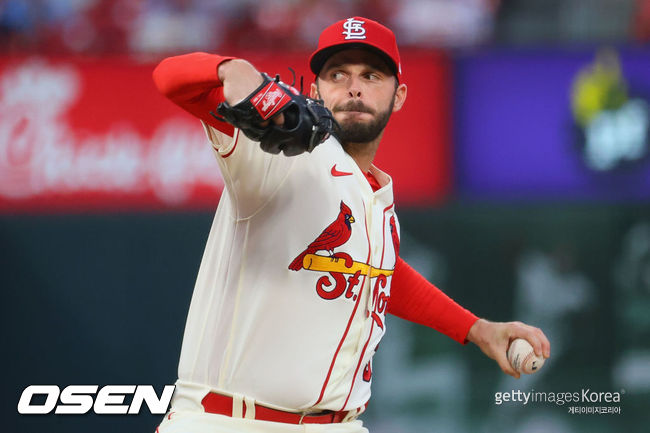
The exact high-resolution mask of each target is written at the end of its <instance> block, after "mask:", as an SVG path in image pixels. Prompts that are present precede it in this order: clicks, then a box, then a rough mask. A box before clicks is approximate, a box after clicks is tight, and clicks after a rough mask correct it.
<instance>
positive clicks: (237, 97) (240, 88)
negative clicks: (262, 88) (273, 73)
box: [217, 59, 264, 105]
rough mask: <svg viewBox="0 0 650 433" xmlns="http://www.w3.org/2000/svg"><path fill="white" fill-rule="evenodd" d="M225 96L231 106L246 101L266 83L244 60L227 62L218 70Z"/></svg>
mask: <svg viewBox="0 0 650 433" xmlns="http://www.w3.org/2000/svg"><path fill="white" fill-rule="evenodd" d="M217 75H218V77H219V81H221V84H222V85H223V95H224V99H225V100H226V102H228V103H229V104H231V105H234V104H237V103H238V102H240V101H242V100H244V99H245V98H246V97H248V95H250V94H251V92H253V91H254V90H255V89H256V88H257V87H259V85H260V84H262V82H263V81H264V80H263V78H262V75H261V74H260V73H259V71H258V70H257V69H255V67H254V66H253V65H252V64H250V63H249V62H248V61H246V60H244V59H232V60H228V61H225V62H223V63H221V64H220V65H219V67H218V68H217Z"/></svg>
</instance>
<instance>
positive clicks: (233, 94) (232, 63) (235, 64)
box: [217, 59, 284, 126]
mask: <svg viewBox="0 0 650 433" xmlns="http://www.w3.org/2000/svg"><path fill="white" fill-rule="evenodd" d="M217 74H218V75H219V81H221V83H222V84H223V97H224V99H225V100H226V102H227V103H229V104H230V105H235V104H237V103H239V102H241V101H243V100H244V99H245V98H247V97H248V95H250V94H251V93H252V92H253V91H254V90H255V89H257V88H258V87H259V86H260V84H262V80H263V79H262V75H261V74H260V73H259V72H258V71H257V69H255V67H254V66H253V65H251V64H250V63H249V62H247V61H246V60H244V59H232V60H228V61H225V62H223V63H222V64H220V65H219V68H218V70H217ZM269 122H273V123H275V124H276V125H282V124H283V123H284V114H282V113H280V114H278V115H277V116H273V117H272V118H271V119H270V120H269V121H266V122H264V123H262V124H261V126H267V125H268V124H269Z"/></svg>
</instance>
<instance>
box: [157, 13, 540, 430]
mask: <svg viewBox="0 0 650 433" xmlns="http://www.w3.org/2000/svg"><path fill="white" fill-rule="evenodd" d="M309 65H310V68H311V70H312V71H313V73H314V74H315V81H314V83H313V84H312V85H311V88H310V97H309V98H307V97H305V96H303V95H301V94H300V93H299V92H298V91H296V90H295V89H294V88H292V87H290V86H288V85H286V84H284V83H282V82H280V81H279V79H278V78H276V79H273V78H271V77H269V76H268V75H266V74H261V73H260V72H258V71H257V70H256V69H255V67H254V66H253V65H251V64H250V63H248V62H247V61H245V60H243V59H237V58H233V57H225V56H219V55H212V54H206V53H192V54H187V55H181V56H177V57H171V58H167V59H165V60H163V61H162V62H161V63H160V64H159V65H158V66H157V67H156V69H155V71H154V81H155V83H156V85H157V87H158V89H159V90H160V91H161V92H162V93H163V94H164V95H165V96H167V97H168V98H169V99H171V100H172V101H173V102H174V103H176V104H178V105H179V106H181V107H182V108H183V109H185V110H187V111H188V112H190V113H191V114H193V115H194V116H196V117H197V118H199V119H200V120H201V122H202V124H203V127H204V129H205V133H206V135H207V137H208V139H209V141H210V142H211V144H212V147H213V150H214V154H215V156H216V159H217V163H218V165H219V168H220V170H221V173H222V175H223V178H224V182H225V190H224V193H223V194H222V197H221V201H220V203H219V206H218V209H217V212H216V215H215V218H214V222H213V225H212V228H211V231H210V235H209V238H208V241H207V245H206V248H205V252H204V255H203V259H202V262H201V267H200V270H199V274H198V277H197V281H196V286H195V289H194V294H193V297H192V303H191V306H190V310H189V314H188V318H187V324H186V328H185V334H184V338H183V346H182V349H181V356H180V363H179V368H178V381H177V382H176V392H175V395H174V398H173V400H172V405H171V409H170V412H169V413H168V414H167V415H166V416H165V418H164V419H163V421H162V423H161V424H160V426H159V427H158V429H157V431H158V432H160V433H173V432H184V433H188V432H199V433H201V432H206V433H207V432H235V431H236V432H278V433H280V432H282V433H285V432H286V433H291V432H367V430H366V429H365V428H364V427H363V425H362V422H361V421H360V420H358V419H357V417H358V416H359V414H361V413H362V412H363V411H364V410H365V408H366V406H367V404H368V400H369V398H370V384H371V381H372V357H373V355H374V353H375V352H376V350H377V349H378V345H379V342H380V340H381V337H382V336H383V334H384V332H385V331H386V321H385V316H386V314H387V313H390V314H393V315H396V316H399V317H402V318H404V319H407V320H410V321H413V322H416V323H420V324H423V325H426V326H430V327H432V328H434V329H436V330H438V331H440V332H442V333H444V334H445V335H447V336H449V337H451V338H453V339H454V340H456V341H458V342H459V343H462V344H466V343H467V342H468V341H471V342H473V343H475V344H477V345H478V346H479V347H480V348H481V349H482V350H483V352H485V353H486V354H487V355H488V356H489V357H491V358H493V359H495V360H496V361H497V363H498V364H499V366H500V367H501V368H502V370H503V371H504V372H505V373H507V374H510V375H512V376H515V377H518V375H519V374H518V373H517V372H516V371H514V370H513V369H512V367H511V366H510V365H509V364H508V361H507V360H506V349H507V346H508V343H509V341H510V340H512V339H514V338H516V337H521V338H525V339H527V340H528V341H529V342H530V343H531V344H532V345H533V347H534V349H535V352H536V353H537V354H543V355H544V356H546V357H548V356H549V354H550V345H549V342H548V340H547V339H546V337H545V336H544V334H543V333H542V331H540V330H539V329H537V328H533V327H531V326H528V325H525V324H522V323H518V322H509V323H495V322H489V321H487V320H484V319H478V318H477V317H476V316H475V315H474V314H472V313H471V312H469V311H467V310H465V309H464V308H462V307H461V306H459V305H458V304H456V303H455V302H454V301H453V300H452V299H450V298H449V297H447V296H446V295H445V294H444V293H442V292H441V291H440V290H438V289H437V288H436V287H435V286H434V285H432V284H431V283H429V282H428V281H426V280H425V279H424V278H423V277H422V276H420V275H419V274H418V273H417V272H416V271H415V270H413V269H412V268H411V267H410V266H409V265H408V264H407V263H405V262H404V260H402V259H401V258H400V256H399V245H400V240H399V221H398V219H397V214H396V213H395V205H394V200H393V187H392V180H391V178H390V176H389V175H388V174H386V173H384V172H382V171H381V170H380V169H379V168H377V167H375V166H374V165H373V164H372V161H373V158H374V155H375V153H376V151H377V148H378V146H379V143H380V141H381V137H382V134H383V131H384V128H385V126H386V124H387V122H388V119H389V118H390V115H391V113H393V112H396V111H398V110H400V109H401V108H402V106H403V104H404V102H405V100H406V96H407V87H406V84H405V83H403V81H402V76H401V64H400V56H399V52H398V49H397V44H396V41H395V36H394V35H393V33H392V32H391V31H390V30H389V29H388V28H386V27H384V26H383V25H381V24H379V23H377V22H375V21H372V20H370V19H367V18H362V17H353V18H348V19H344V20H342V21H339V22H337V23H335V24H333V25H331V26H330V27H328V28H326V29H325V30H324V31H323V32H322V34H321V36H320V39H319V43H318V48H317V49H316V51H315V52H314V53H313V54H312V55H311V58H310V60H309ZM404 147H405V148H407V147H408V143H405V144H404ZM402 150H406V149H402Z"/></svg>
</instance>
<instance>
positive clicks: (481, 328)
mask: <svg viewBox="0 0 650 433" xmlns="http://www.w3.org/2000/svg"><path fill="white" fill-rule="evenodd" d="M488 325H489V322H488V321H487V320H485V319H481V318H479V319H478V320H477V321H476V322H474V324H473V325H472V326H471V328H469V331H468V332H467V341H469V342H471V343H474V344H476V345H477V346H480V345H481V344H480V343H482V342H483V341H484V339H485V328H486V326H488Z"/></svg>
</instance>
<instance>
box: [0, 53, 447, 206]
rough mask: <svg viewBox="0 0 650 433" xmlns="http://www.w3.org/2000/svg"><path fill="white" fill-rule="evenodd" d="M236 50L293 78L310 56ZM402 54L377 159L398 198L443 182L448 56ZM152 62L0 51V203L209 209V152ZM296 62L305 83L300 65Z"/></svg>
mask: <svg viewBox="0 0 650 433" xmlns="http://www.w3.org/2000/svg"><path fill="white" fill-rule="evenodd" d="M245 57H246V58H248V59H250V60H251V61H252V62H253V63H254V64H255V65H256V66H257V67H258V68H259V69H260V70H265V71H268V72H269V73H276V72H280V73H281V74H282V77H283V80H285V81H291V79H292V78H291V74H290V73H289V72H288V70H287V68H286V67H287V66H294V67H295V65H303V64H304V63H306V60H305V59H306V58H307V55H282V56H260V55H246V56H245ZM404 57H405V59H404V69H405V74H404V78H405V81H406V83H407V84H408V85H409V98H408V100H407V103H406V106H405V108H404V109H403V110H402V111H401V112H399V113H397V114H396V115H395V116H394V118H393V119H392V120H391V122H390V123H389V126H388V129H387V131H386V134H385V136H384V140H383V142H382V145H381V148H380V152H379V154H378V156H377V160H376V164H377V165H378V166H379V167H380V168H382V169H384V170H385V171H387V172H388V173H390V174H391V175H392V176H393V179H394V181H395V184H396V200H397V202H398V203H399V204H419V203H432V202H435V201H437V200H440V199H441V198H443V197H444V196H445V195H446V193H447V191H448V189H449V176H450V173H449V165H450V164H449V159H450V157H449V144H448V141H449V140H448V134H449V128H450V127H449V122H448V112H449V95H448V89H449V86H448V65H447V62H446V60H444V59H443V58H441V57H437V56H436V55H433V54H431V53H420V54H418V53H413V54H412V56H408V55H405V56H404ZM154 66H155V65H154V64H139V63H136V62H134V61H133V60H129V59H115V58H114V59H94V60H72V59H44V58H22V59H5V60H0V212H3V213H16V212H42V211H44V212H69V211H89V210H90V211H92V210H101V211H107V210H108V211H111V210H119V211H121V210H143V209H174V208H176V209H213V208H214V207H215V206H216V204H217V202H218V199H219V196H220V194H221V190H222V188H223V181H222V179H221V176H220V173H219V168H218V165H217V163H216V161H215V159H214V158H215V156H214V155H213V154H212V150H211V147H210V145H209V144H208V142H207V139H206V138H205V136H204V133H203V129H202V128H201V126H200V124H199V122H198V120H196V119H195V118H193V117H192V116H190V115H189V114H186V113H185V112H183V111H182V110H181V109H180V108H178V107H176V106H175V105H173V104H172V103H171V102H169V101H167V100H166V99H164V98H163V97H162V96H161V95H160V94H158V92H157V91H156V89H155V88H154V85H153V82H152V79H151V72H152V70H153V68H154ZM295 69H296V72H297V74H298V76H300V75H301V74H304V75H305V78H306V79H305V82H306V83H311V82H312V78H313V76H312V74H311V73H308V70H307V68H306V65H305V67H304V68H302V69H301V68H299V67H298V68H295ZM307 85H308V84H307ZM307 85H306V86H305V87H307ZM305 91H307V89H306V90H305Z"/></svg>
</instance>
